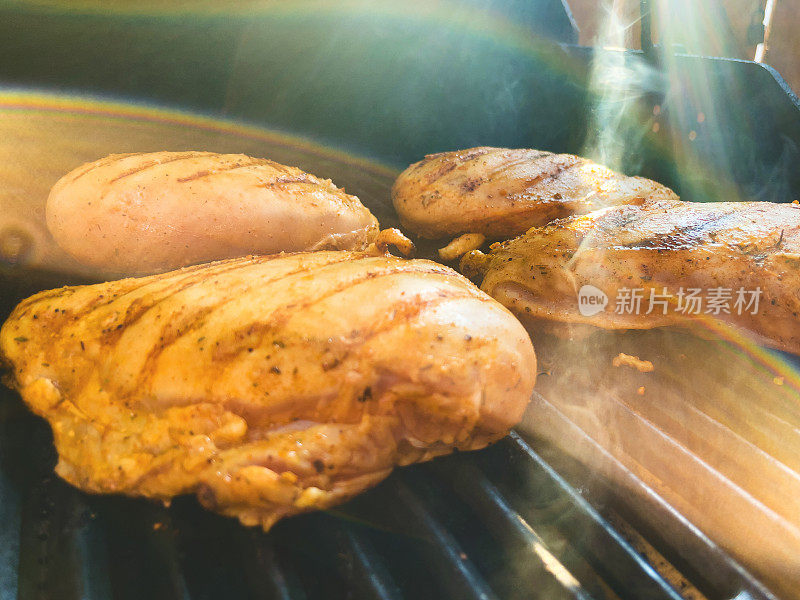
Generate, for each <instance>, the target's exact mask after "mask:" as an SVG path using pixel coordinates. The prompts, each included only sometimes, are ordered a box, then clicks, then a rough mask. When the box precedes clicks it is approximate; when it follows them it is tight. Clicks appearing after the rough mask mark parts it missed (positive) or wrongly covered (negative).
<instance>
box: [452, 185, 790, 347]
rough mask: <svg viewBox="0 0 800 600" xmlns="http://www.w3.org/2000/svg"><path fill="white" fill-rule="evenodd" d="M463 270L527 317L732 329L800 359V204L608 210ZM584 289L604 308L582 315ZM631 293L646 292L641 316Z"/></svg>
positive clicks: (615, 325)
mask: <svg viewBox="0 0 800 600" xmlns="http://www.w3.org/2000/svg"><path fill="white" fill-rule="evenodd" d="M464 266H465V267H467V268H471V269H472V270H473V272H478V273H480V274H482V279H483V282H482V284H481V288H482V289H483V290H484V291H486V292H487V293H489V294H490V295H492V296H493V297H495V298H496V299H498V300H499V301H500V302H502V303H503V304H504V305H506V306H508V307H509V308H511V309H512V310H513V311H514V312H516V313H518V314H520V315H524V316H526V317H528V318H533V319H547V320H552V321H559V322H564V323H584V324H588V325H593V326H596V327H603V328H606V329H650V328H653V327H663V326H686V327H692V328H695V329H698V328H699V329H707V330H709V331H710V332H712V333H714V332H715V329H716V328H717V325H718V324H725V325H726V326H727V327H728V331H727V333H725V334H724V335H733V334H735V332H736V330H742V331H744V332H747V333H748V334H749V335H750V336H753V337H755V338H756V339H757V340H758V341H760V342H761V343H764V344H766V345H769V346H773V347H775V348H780V349H783V350H788V351H790V352H796V353H800V320H799V319H798V314H800V298H798V296H797V294H796V293H795V290H796V289H798V287H800V206H798V205H793V204H773V203H768V202H738V203H737V202H719V203H709V204H702V203H692V202H680V201H667V200H664V201H659V202H651V203H647V204H645V205H642V206H633V205H628V206H617V207H611V208H608V209H603V210H598V211H595V212H592V213H589V214H587V215H583V216H574V217H568V218H565V219H561V220H558V221H555V222H553V223H551V224H549V225H546V226H544V227H535V228H532V229H530V230H529V231H528V232H527V233H525V234H524V235H521V236H519V237H518V238H515V239H513V240H509V241H507V242H503V243H499V244H496V245H495V246H493V248H492V251H491V253H490V254H489V255H487V256H480V255H473V256H468V257H465V261H464ZM583 286H593V287H594V288H597V290H599V291H601V292H603V293H604V294H605V296H606V297H607V300H608V305H607V306H605V308H604V309H602V310H599V312H596V313H594V314H583V313H582V312H581V311H580V310H579V292H580V290H581V289H582V288H583ZM631 290H640V292H638V296H639V297H640V298H641V302H640V304H639V307H638V309H637V310H634V301H632V300H631V299H632V298H633V296H632V292H631ZM694 290H699V291H698V292H694ZM590 291H591V290H590ZM591 293H595V292H591ZM689 293H693V294H694V297H695V300H693V301H691V302H692V304H691V305H690V304H689V302H690V301H689V300H688V294H689ZM598 297H600V296H599V295H598ZM651 297H652V298H655V299H656V301H657V304H656V303H654V304H651V303H650V299H651ZM620 298H624V299H626V302H625V303H624V304H622V305H621V304H620ZM697 298H699V300H698V299H697ZM709 299H713V300H709ZM709 302H712V303H709ZM681 307H682V308H683V310H681ZM588 312H589V313H591V312H592V311H591V310H590V311H588ZM716 333H719V332H716Z"/></svg>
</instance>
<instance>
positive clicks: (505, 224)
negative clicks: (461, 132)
mask: <svg viewBox="0 0 800 600" xmlns="http://www.w3.org/2000/svg"><path fill="white" fill-rule="evenodd" d="M658 199H677V196H676V195H675V194H674V193H673V192H672V191H671V190H670V189H669V188H666V187H664V186H663V185H660V184H658V183H656V182H655V181H650V180H649V179H644V178H642V177H627V176H625V175H621V174H619V173H615V172H614V171H611V170H610V169H607V168H606V167H603V166H601V165H598V164H596V163H594V162H592V161H590V160H587V159H585V158H580V157H578V156H573V155H571V154H552V153H550V152H542V151H539V150H528V149H519V150H510V149H508V148H489V147H481V148H470V149H468V150H459V151H455V152H443V153H441V154H431V155H428V156H426V157H425V159H424V160H422V161H420V162H417V163H414V164H413V165H411V166H410V167H409V168H408V169H406V170H405V171H403V172H402V173H401V174H400V176H399V177H398V178H397V181H396V182H395V184H394V187H393V188H392V200H393V202H394V207H395V209H396V210H397V213H398V214H399V215H400V220H401V222H402V224H403V225H404V226H405V227H406V228H408V229H409V230H410V231H412V232H414V233H416V234H418V235H420V236H422V237H426V238H440V237H446V236H451V237H452V236H455V235H459V234H462V233H481V234H483V235H485V236H487V237H489V238H491V239H503V238H508V237H512V236H516V235H519V234H521V233H524V232H525V231H527V230H528V229H529V228H530V227H533V226H537V225H544V224H546V223H548V222H550V221H552V220H553V219H557V218H561V217H566V216H568V215H572V214H581V213H587V212H590V211H592V210H595V209H597V208H602V207H605V206H611V205H616V204H628V203H641V202H644V201H646V200H658Z"/></svg>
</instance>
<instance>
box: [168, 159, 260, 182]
mask: <svg viewBox="0 0 800 600" xmlns="http://www.w3.org/2000/svg"><path fill="white" fill-rule="evenodd" d="M166 162H169V161H166ZM260 164H264V161H262V160H259V159H257V158H255V159H251V160H249V161H243V162H238V163H234V164H232V165H225V166H224V167H218V168H216V169H202V170H200V171H197V172H196V173H192V174H191V175H187V176H185V177H179V178H178V183H186V182H188V181H196V180H198V179H203V178H206V177H213V176H214V175H218V174H219V173H227V172H229V171H235V170H236V169H246V168H248V167H254V166H256V165H260ZM270 166H271V165H270Z"/></svg>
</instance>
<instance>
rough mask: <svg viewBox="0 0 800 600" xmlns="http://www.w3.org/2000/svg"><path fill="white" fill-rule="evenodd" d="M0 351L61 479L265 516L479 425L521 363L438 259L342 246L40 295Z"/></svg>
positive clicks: (367, 482)
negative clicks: (51, 445) (191, 497)
mask: <svg viewBox="0 0 800 600" xmlns="http://www.w3.org/2000/svg"><path fill="white" fill-rule="evenodd" d="M0 352H2V357H3V359H4V361H5V362H6V363H7V364H8V365H10V367H11V373H10V377H9V380H10V382H11V383H12V384H13V385H14V386H15V387H16V388H17V389H18V390H19V391H20V393H21V395H22V397H23V399H24V400H25V401H26V403H27V404H28V405H29V406H30V407H31V409H32V410H33V411H34V412H36V413H37V414H39V415H41V416H43V417H44V418H46V419H47V420H48V421H49V422H50V424H51V426H52V428H53V433H54V437H55V444H56V448H57V450H58V453H59V461H58V466H57V467H56V471H57V473H58V474H59V475H60V476H61V477H63V478H64V479H66V480H67V481H69V482H70V483H72V484H73V485H75V486H78V487H79V488H81V489H84V490H86V491H89V492H99V493H121V494H129V495H134V496H146V497H149V498H157V499H161V500H168V499H169V498H171V497H173V496H175V495H177V494H185V493H195V494H197V496H198V497H199V499H200V502H201V503H202V504H203V505H205V506H206V507H208V508H210V509H213V510H216V511H218V512H221V513H223V514H225V515H230V516H235V517H237V518H238V519H239V520H240V521H241V522H242V523H244V524H247V525H256V524H258V525H261V526H262V527H264V528H265V529H267V528H269V527H270V526H271V525H272V524H273V523H274V522H275V521H277V520H278V519H280V518H281V517H284V516H287V515H291V514H294V513H298V512H302V511H308V510H312V509H319V508H325V507H329V506H331V505H333V504H336V503H338V502H342V501H344V500H345V499H347V498H349V497H351V496H353V495H355V494H357V493H359V492H361V491H362V490H364V489H366V488H368V487H370V486H372V485H374V484H376V483H377V482H379V481H380V480H382V479H383V478H384V477H386V476H387V475H388V474H389V473H390V471H391V470H392V469H393V468H394V466H395V465H406V464H409V463H413V462H416V461H422V460H427V459H429V458H431V457H434V456H437V455H441V454H446V453H448V452H450V451H452V450H453V449H455V448H457V449H461V450H470V449H475V448H481V447H483V446H485V445H487V444H488V443H490V442H492V441H494V440H497V439H498V438H500V437H502V436H503V435H505V434H506V432H507V431H508V430H509V428H510V427H512V426H513V425H514V424H515V423H517V421H519V419H520V418H521V416H522V413H523V410H524V408H525V406H526V405H527V404H528V400H529V396H530V394H531V392H532V389H533V385H534V380H535V374H536V359H535V356H534V352H533V348H532V346H531V342H530V339H529V337H528V335H527V333H526V332H525V330H524V328H523V327H522V325H521V324H520V323H519V322H518V321H517V320H516V319H515V318H514V317H513V316H512V315H511V313H509V312H508V311H507V310H506V309H505V308H503V307H502V306H501V305H500V304H498V303H497V302H495V301H494V300H492V299H491V298H490V297H489V296H487V295H486V294H484V293H483V292H481V291H480V290H479V289H478V288H477V287H475V286H474V285H473V284H472V283H470V282H469V281H468V280H466V279H465V278H464V277H462V276H461V275H459V274H457V273H456V272H455V271H453V270H452V269H449V268H447V267H444V266H441V265H438V264H435V263H432V262H429V261H425V260H404V259H399V258H394V257H388V256H370V255H365V254H360V253H352V252H345V251H339V252H313V253H299V254H293V255H275V256H268V257H263V256H262V257H254V256H250V257H244V258H238V259H232V260H227V261H221V262H216V263H211V264H205V265H200V266H195V267H189V268H185V269H181V270H178V271H174V272H170V273H165V274H162V275H155V276H150V277H145V278H141V279H124V280H121V281H115V282H110V283H104V284H99V285H91V286H80V287H65V288H61V289H57V290H51V291H46V292H42V293H39V294H37V295H35V296H32V297H31V298H29V299H27V300H25V301H23V302H22V303H21V304H20V305H19V306H18V307H17V308H16V309H15V310H14V312H13V314H12V315H11V317H10V318H9V319H8V321H7V322H6V323H5V324H4V325H3V328H2V330H0Z"/></svg>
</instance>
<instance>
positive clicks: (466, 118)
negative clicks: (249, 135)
mask: <svg viewBox="0 0 800 600" xmlns="http://www.w3.org/2000/svg"><path fill="white" fill-rule="evenodd" d="M59 6H61V5H59V4H57V3H56V4H54V5H51V6H49V7H34V6H31V5H29V4H26V3H11V4H6V5H0V85H4V86H28V87H35V88H39V89H45V90H55V91H61V92H71V93H74V92H78V93H90V94H96V95H100V96H104V97H112V98H115V99H124V100H133V101H138V102H147V103H154V104H158V105H166V106H171V107H180V108H183V109H190V110H195V111H200V112H202V113H205V114H210V115H213V116H222V117H227V118H233V119H238V120H244V121H248V122H252V123H256V124H259V125H263V126H266V127H269V128H273V129H276V130H280V131H286V132H290V133H293V134H299V135H302V136H306V137H309V138H312V139H314V140H316V141H319V142H322V143H323V144H328V145H331V146H335V147H339V148H342V149H346V150H349V151H353V152H356V153H358V154H362V155H365V156H369V157H371V158H374V159H377V160H380V161H382V162H384V163H387V164H389V165H392V166H395V167H398V168H403V167H404V166H405V165H407V164H409V163H410V162H413V161H416V160H419V159H420V158H421V157H422V156H423V155H424V154H427V153H431V152H438V151H443V150H450V149H455V148H465V147H470V146H475V145H495V146H508V147H536V148H541V149H546V150H552V151H557V152H573V153H584V154H589V155H590V156H592V155H594V157H595V158H601V157H598V156H596V152H593V150H594V148H592V147H591V144H589V143H588V141H589V140H590V138H591V132H592V131H594V130H597V129H598V127H603V126H604V125H603V123H602V122H598V120H597V119H596V117H597V107H598V103H599V102H605V103H606V106H605V108H606V112H608V111H609V110H610V111H611V112H612V113H613V111H615V110H619V111H624V113H625V115H626V125H625V127H624V129H621V130H620V131H619V132H618V138H619V140H618V141H619V143H620V144H621V145H622V146H623V147H624V152H623V153H622V156H621V157H620V160H619V161H618V164H612V165H611V166H612V167H616V168H620V169H623V170H625V171H627V172H629V173H638V174H642V175H645V176H650V177H653V178H655V179H658V180H659V181H661V182H663V183H665V184H667V185H671V186H672V187H674V188H675V189H676V191H677V192H678V193H680V194H681V195H682V196H684V197H685V199H687V200H709V199H712V200H719V199H731V200H739V199H765V200H772V201H791V200H794V199H796V198H797V197H798V196H800V175H798V174H797V173H798V171H797V169H794V168H791V166H790V165H792V164H797V162H798V159H800V156H798V143H800V109H799V108H798V102H797V98H796V97H795V96H794V95H793V94H792V93H791V91H790V90H789V88H788V86H786V85H785V84H784V83H783V81H782V80H781V79H780V77H779V76H777V74H776V73H775V72H774V71H773V70H771V69H770V68H769V67H766V66H764V65H761V64H756V63H752V62H746V61H735V60H730V59H713V60H712V59H707V60H699V59H697V58H693V57H689V56H675V55H672V54H670V55H666V54H664V53H663V52H661V53H660V52H659V50H658V49H656V51H655V52H654V53H650V54H648V55H644V54H642V53H641V52H638V51H627V52H625V53H624V60H625V61H627V62H628V63H630V64H629V68H630V72H636V73H638V72H642V71H643V70H645V69H646V71H647V75H646V77H642V78H641V80H639V81H636V82H634V84H635V86H637V87H636V89H635V90H634V94H633V101H632V103H633V104H634V106H631V102H628V101H626V102H625V105H624V106H622V105H620V106H618V107H617V106H616V105H615V104H614V103H615V102H618V99H617V98H615V97H611V98H606V97H603V96H598V94H599V92H600V91H601V90H598V89H597V88H596V85H595V86H594V87H592V86H590V82H591V80H590V74H591V60H592V56H593V52H592V51H591V50H590V49H587V48H584V47H580V46H578V45H577V40H578V31H577V27H576V26H575V24H574V21H573V20H572V19H571V15H570V13H569V10H568V8H567V7H566V5H565V4H564V3H562V1H561V0H534V1H531V2H523V1H522V0H508V1H507V2H495V3H492V4H487V3H479V2H477V1H468V2H446V1H442V0H433V1H431V2H426V3H421V2H408V3H393V2H384V1H377V2H375V1H369V2H368V1H362V2H349V3H345V4H341V5H340V4H336V3H333V4H331V3H312V2H276V3H270V4H263V3H261V4H259V3H252V4H250V5H246V6H250V8H244V9H242V8H240V9H235V8H233V5H231V8H230V9H226V8H225V6H226V4H225V3H222V4H220V7H218V9H216V10H201V9H200V8H197V9H196V10H192V9H190V8H186V7H185V5H181V6H183V8H181V9H175V10H168V9H165V8H158V6H155V7H153V8H151V9H148V8H147V7H146V6H145V7H144V8H140V9H139V10H133V9H132V8H131V7H134V6H138V5H134V4H133V3H126V2H116V3H113V2H112V3H111V4H110V6H111V7H113V8H114V10H110V11H108V10H105V11H103V10H100V8H98V9H97V10H95V9H93V8H92V6H93V5H92V4H91V3H90V4H88V5H81V6H82V9H81V10H67V9H66V8H63V7H62V8H59ZM97 6H98V7H99V6H100V4H99V3H98V5H97ZM164 6H166V7H169V6H170V3H165V4H164ZM128 9H130V10H128ZM667 66H669V67H670V69H669V70H667V69H666V67H667ZM596 83H597V82H596V81H595V84H596ZM601 83H602V82H601ZM612 83H613V82H612ZM629 84H630V82H627V84H626V85H629ZM602 91H603V92H604V93H608V86H607V85H606V87H605V88H604V89H603V90H602ZM629 91H630V90H627V91H626V90H623V92H625V93H627V92H629ZM612 92H613V90H612ZM628 97H631V94H628V96H626V98H628ZM656 107H657V108H656ZM656 113H657V114H656ZM701 114H702V122H700V120H699V115H701ZM656 123H657V124H656Z"/></svg>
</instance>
